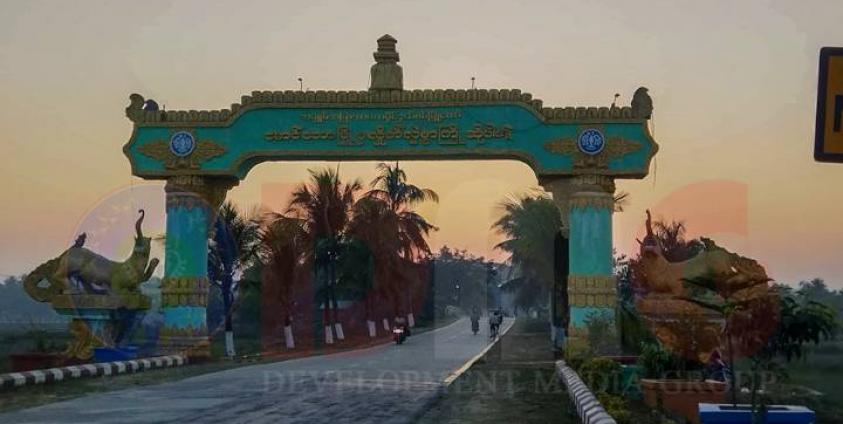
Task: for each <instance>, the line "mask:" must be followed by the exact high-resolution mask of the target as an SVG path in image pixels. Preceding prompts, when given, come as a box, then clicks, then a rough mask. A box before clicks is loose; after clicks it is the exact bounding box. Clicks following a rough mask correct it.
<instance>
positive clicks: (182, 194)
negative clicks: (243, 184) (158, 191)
mask: <svg viewBox="0 0 843 424" xmlns="http://www.w3.org/2000/svg"><path fill="white" fill-rule="evenodd" d="M238 182H239V181H238V180H237V179H234V178H210V177H200V176H198V175H178V176H174V177H170V178H168V179H167V184H166V185H165V186H164V191H165V192H166V193H167V208H175V207H186V208H188V209H190V208H194V207H199V206H207V207H208V208H210V209H211V210H212V211H216V210H217V209H218V208H219V207H220V205H222V202H223V201H225V195H226V193H228V190H230V189H231V188H232V187H234V186H235V185H237V183H238Z"/></svg>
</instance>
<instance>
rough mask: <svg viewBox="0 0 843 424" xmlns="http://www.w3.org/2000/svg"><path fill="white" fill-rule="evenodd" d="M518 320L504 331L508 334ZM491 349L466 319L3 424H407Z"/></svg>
mask: <svg viewBox="0 0 843 424" xmlns="http://www.w3.org/2000/svg"><path fill="white" fill-rule="evenodd" d="M511 324H512V322H511V320H507V321H506V322H505V323H504V326H505V328H506V327H508V326H509V325H511ZM487 344H488V338H487V336H486V335H485V331H482V332H481V334H479V335H477V336H473V335H471V332H470V324H469V321H468V320H467V319H465V318H464V319H461V320H459V321H457V322H456V323H453V324H451V325H448V326H446V327H444V328H440V329H438V330H435V331H430V332H427V333H422V334H419V335H414V336H412V337H410V338H409V339H408V341H407V342H406V343H405V344H404V345H402V346H397V345H395V344H392V343H391V344H387V345H383V346H378V347H374V348H369V349H365V350H358V351H354V352H346V353H338V354H334V355H329V356H320V357H312V358H304V359H296V360H290V361H285V362H277V363H273V364H261V365H254V366H249V367H242V368H236V369H231V370H227V371H222V372H217V373H212V374H205V375H201V376H197V377H192V378H188V379H185V380H180V381H175V382H170V383H164V384H158V385H153V386H145V387H141V388H137V389H129V390H120V391H114V392H107V393H100V394H94V395H89V396H84V397H81V398H77V399H73V400H69V401H64V402H58V403H53V404H49V405H44V406H39V407H36V408H31V409H25V410H22V411H16V412H11V413H8V414H0V422H2V423H176V422H178V423H191V422H192V423H206V422H210V423H215V422H220V423H226V424H230V423H263V422H273V423H308V424H312V423H331V424H337V423H356V424H361V423H405V422H409V421H411V420H412V419H413V418H414V417H415V416H416V415H417V414H418V413H419V412H420V411H422V410H423V409H424V408H425V407H426V406H427V405H428V404H429V403H430V402H431V401H432V400H433V399H435V397H436V395H437V393H439V390H440V388H441V387H442V382H443V381H444V380H445V379H446V378H447V377H448V376H449V375H450V374H451V373H453V372H454V371H455V370H457V369H459V368H460V367H462V365H463V364H465V363H466V361H469V360H470V359H471V358H473V357H474V356H476V355H477V354H479V353H480V352H481V351H482V350H483V349H484V348H485V347H486V346H487Z"/></svg>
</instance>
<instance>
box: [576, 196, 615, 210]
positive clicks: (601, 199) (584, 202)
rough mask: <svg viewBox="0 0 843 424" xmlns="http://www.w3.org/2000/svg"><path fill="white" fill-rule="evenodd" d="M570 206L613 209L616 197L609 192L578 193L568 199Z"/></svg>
mask: <svg viewBox="0 0 843 424" xmlns="http://www.w3.org/2000/svg"><path fill="white" fill-rule="evenodd" d="M568 207H569V208H571V209H573V208H596V209H608V210H610V211H611V210H613V209H614V208H615V199H614V198H613V197H612V196H611V195H610V194H608V193H577V194H575V195H574V196H571V198H570V199H569V200H568Z"/></svg>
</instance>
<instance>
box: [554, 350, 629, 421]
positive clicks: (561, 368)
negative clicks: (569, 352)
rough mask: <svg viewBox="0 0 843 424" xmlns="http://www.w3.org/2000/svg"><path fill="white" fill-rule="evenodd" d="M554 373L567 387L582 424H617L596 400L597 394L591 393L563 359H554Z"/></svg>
mask: <svg viewBox="0 0 843 424" xmlns="http://www.w3.org/2000/svg"><path fill="white" fill-rule="evenodd" d="M556 375H557V376H558V377H559V378H560V379H561V380H562V382H564V383H565V387H567V388H568V395H569V396H570V397H571V401H572V402H574V406H575V407H576V408H577V415H579V417H580V421H581V422H582V423H583V424H617V423H616V421H615V419H614V418H612V416H611V415H609V414H608V413H607V412H606V410H605V409H603V405H601V404H600V401H598V400H597V396H594V393H591V390H590V389H589V388H588V386H586V385H585V383H583V381H582V380H581V379H580V376H579V375H577V372H576V371H574V370H573V369H572V368H571V367H569V366H568V364H566V363H565V361H563V360H559V361H556Z"/></svg>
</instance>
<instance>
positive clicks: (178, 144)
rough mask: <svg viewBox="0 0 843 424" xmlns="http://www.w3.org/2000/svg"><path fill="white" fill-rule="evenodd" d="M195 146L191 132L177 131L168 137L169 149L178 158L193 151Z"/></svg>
mask: <svg viewBox="0 0 843 424" xmlns="http://www.w3.org/2000/svg"><path fill="white" fill-rule="evenodd" d="M195 148H196V140H194V139H193V134H191V133H189V132H187V131H179V132H177V133H175V134H173V135H172V136H171V137H170V151H171V152H173V154H174V155H176V156H178V157H180V158H183V157H185V156H187V155H189V154H191V153H193V149H195Z"/></svg>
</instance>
